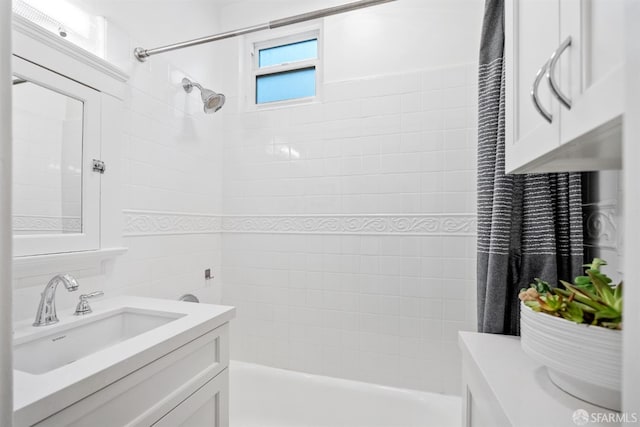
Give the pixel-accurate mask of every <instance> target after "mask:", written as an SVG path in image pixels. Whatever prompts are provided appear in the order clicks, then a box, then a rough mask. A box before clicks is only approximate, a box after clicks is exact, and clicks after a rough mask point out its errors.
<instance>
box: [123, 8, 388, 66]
mask: <svg viewBox="0 0 640 427" xmlns="http://www.w3.org/2000/svg"><path fill="white" fill-rule="evenodd" d="M392 1H396V0H360V1H356V2H352V3H347V4H344V5H341V6H334V7H328V8H326V9H320V10H316V11H313V12H308V13H302V14H299V15H294V16H290V17H288V18H283V19H276V20H275V21H270V22H268V23H266V24H260V25H254V26H252V27H246V28H242V29H239V30H233V31H227V32H224V33H219V34H214V35H212V36H207V37H201V38H198V39H193V40H188V41H186V42H181V43H175V44H170V45H167V46H162V47H157V48H154V49H144V48H142V47H137V48H135V49H134V51H133V55H134V56H135V57H136V59H138V61H140V62H144V61H146V59H147V58H148V57H150V56H152V55H157V54H160V53H165V52H171V51H173V50H178V49H184V48H186V47H191V46H198V45H201V44H205V43H211V42H215V41H219V40H224V39H228V38H231V37H237V36H241V35H244V34H250V33H255V32H257V31H262V30H269V29H272V28H280V27H285V26H287V25H292V24H298V23H300V22H306V21H311V20H314V19H319V18H324V17H326V16H331V15H337V14H340V13H345V12H351V11H352V10H357V9H363V8H366V7H370V6H375V5H378V4H383V3H390V2H392Z"/></svg>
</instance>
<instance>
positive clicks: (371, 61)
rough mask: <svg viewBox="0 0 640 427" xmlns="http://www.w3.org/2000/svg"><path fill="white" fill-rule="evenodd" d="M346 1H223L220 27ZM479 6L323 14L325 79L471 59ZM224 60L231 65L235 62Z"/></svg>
mask: <svg viewBox="0 0 640 427" xmlns="http://www.w3.org/2000/svg"><path fill="white" fill-rule="evenodd" d="M344 3H345V1H344V0H306V1H304V2H301V1H292V0H240V1H233V2H222V6H221V9H220V28H221V30H223V31H224V30H233V29H236V28H243V27H247V26H250V25H254V24H260V23H264V22H266V21H270V20H274V19H278V18H285V17H288V16H291V15H294V14H298V13H304V12H309V11H312V10H316V9H322V8H326V7H331V6H336V5H340V4H344ZM483 8H484V2H483V1H481V0H429V1H425V0H400V1H397V2H392V3H387V4H383V5H379V6H375V7H372V8H368V9H362V10H359V11H355V12H351V13H346V14H343V15H336V16H332V17H328V18H325V19H324V25H325V50H324V53H325V57H326V61H325V80H326V81H327V82H335V81H341V80H348V79H354V78H360V77H370V76H375V75H386V74H393V73H401V72H407V71H417V70H423V69H426V68H436V67H442V66H447V65H456V64H467V63H469V62H471V61H475V60H476V58H477V57H478V49H479V38H480V31H481V25H482V18H481V17H482V12H483ZM479 17H480V19H479ZM302 25H303V24H302ZM226 62H227V63H228V65H229V66H232V67H233V66H235V62H234V61H226ZM227 92H228V90H227Z"/></svg>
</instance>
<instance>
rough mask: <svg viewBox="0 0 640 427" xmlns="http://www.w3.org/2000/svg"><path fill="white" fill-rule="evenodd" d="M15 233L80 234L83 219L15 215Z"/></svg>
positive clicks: (13, 219)
mask: <svg viewBox="0 0 640 427" xmlns="http://www.w3.org/2000/svg"><path fill="white" fill-rule="evenodd" d="M11 222H12V226H13V231H16V232H19V233H22V234H29V233H33V232H40V233H41V232H49V233H63V232H64V233H80V232H82V219H81V218H80V217H71V216H64V217H60V216H42V215H40V216H39V215H13V217H12V218H11Z"/></svg>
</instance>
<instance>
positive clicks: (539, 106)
mask: <svg viewBox="0 0 640 427" xmlns="http://www.w3.org/2000/svg"><path fill="white" fill-rule="evenodd" d="M548 68H549V61H547V62H546V63H545V64H544V65H543V66H542V68H540V69H539V70H538V73H537V74H536V79H535V80H534V81H533V86H532V87H531V100H532V101H533V106H534V107H536V110H537V111H538V113H540V115H541V116H542V117H544V118H545V120H546V121H548V122H549V123H552V122H553V116H552V115H551V113H550V112H548V111H547V110H546V109H545V108H544V107H543V106H542V104H540V99H539V98H538V86H540V80H542V78H543V77H544V74H545V72H546V71H547V70H548Z"/></svg>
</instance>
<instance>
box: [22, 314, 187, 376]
mask: <svg viewBox="0 0 640 427" xmlns="http://www.w3.org/2000/svg"><path fill="white" fill-rule="evenodd" d="M183 316H184V314H181V313H175V312H174V313H172V312H163V311H153V310H143V309H140V308H132V307H122V308H119V309H117V310H113V311H109V312H106V313H101V314H100V315H96V316H91V317H87V318H84V319H82V318H79V319H78V321H77V322H73V323H71V324H66V325H60V326H57V327H55V326H54V327H52V328H46V327H45V328H46V329H45V330H44V331H42V333H37V334H33V335H31V336H28V337H25V338H23V339H21V340H15V342H14V369H16V370H18V371H22V372H26V373H29V374H33V375H40V374H44V373H47V372H49V371H52V370H54V369H57V368H60V367H62V366H65V365H68V364H70V363H73V362H75V361H76V360H78V359H81V358H83V357H86V356H89V355H91V354H94V353H96V352H98V351H101V350H104V349H106V348H108V347H111V346H113V345H115V344H119V343H121V342H123V341H125V340H128V339H130V338H133V337H135V336H137V335H140V334H142V333H144V332H147V331H150V330H152V329H155V328H157V327H159V326H162V325H165V324H167V323H169V322H172V321H174V320H176V319H178V318H180V317H183Z"/></svg>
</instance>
